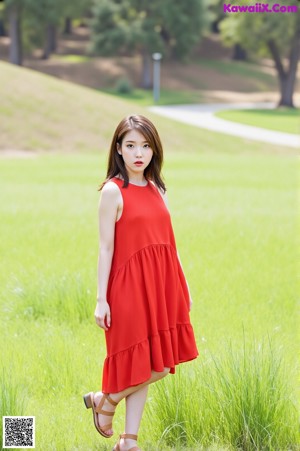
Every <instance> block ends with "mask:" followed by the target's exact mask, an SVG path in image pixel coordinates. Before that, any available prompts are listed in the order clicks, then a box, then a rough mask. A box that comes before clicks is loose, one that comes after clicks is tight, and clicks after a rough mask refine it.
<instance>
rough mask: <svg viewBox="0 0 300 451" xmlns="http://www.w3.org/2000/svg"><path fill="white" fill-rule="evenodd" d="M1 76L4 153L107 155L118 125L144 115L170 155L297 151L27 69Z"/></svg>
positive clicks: (6, 68) (4, 67)
mask: <svg viewBox="0 0 300 451" xmlns="http://www.w3.org/2000/svg"><path fill="white" fill-rule="evenodd" d="M0 73H1V79H2V83H1V84H0V98H1V104H0V136H1V140H0V151H1V150H2V151H3V150H6V151H8V150H9V151H24V150H27V151H28V150H33V151H51V152H99V151H100V152H102V151H104V152H107V150H108V148H109V145H110V141H111V137H112V133H113V131H114V129H115V127H116V125H117V124H118V122H119V121H120V120H121V119H122V118H123V117H124V116H126V115H128V114H133V113H139V114H144V115H147V116H148V117H150V118H152V119H153V121H154V122H155V124H156V125H157V128H158V131H159V133H160V134H161V137H162V140H163V143H164V147H165V150H166V151H172V152H188V153H193V152H197V153H198V152H220V150H222V151H225V152H228V153H241V152H243V153H249V152H251V153H252V152H254V153H270V152H271V153H274V152H275V153H282V152H284V153H286V154H290V153H291V152H292V150H290V149H282V147H280V146H278V147H277V146H271V145H270V146H268V145H266V144H264V143H258V142H256V143H254V142H251V141H248V140H243V139H237V138H233V137H231V136H229V135H222V134H219V133H212V132H210V131H206V130H202V129H200V128H197V127H193V126H188V125H185V124H181V123H178V122H176V123H174V122H173V121H172V120H169V119H166V118H162V117H160V116H156V115H154V114H152V113H150V112H149V111H148V110H147V109H146V108H143V107H137V106H136V105H134V104H133V103H130V102H126V101H124V100H121V99H119V98H117V97H115V96H110V95H108V94H103V93H100V92H97V91H95V90H93V89H90V88H87V87H83V86H78V85H76V84H73V83H70V82H67V81H64V80H59V79H57V78H55V77H51V76H48V75H45V74H41V73H39V72H36V71H33V70H30V69H27V68H20V67H17V66H13V65H11V64H8V63H4V62H0ZM174 124H176V126H175V127H174ZM220 146H221V147H220ZM2 154H3V152H2Z"/></svg>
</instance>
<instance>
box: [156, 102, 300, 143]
mask: <svg viewBox="0 0 300 451" xmlns="http://www.w3.org/2000/svg"><path fill="white" fill-rule="evenodd" d="M274 107H275V104H274V103H271V102H261V103H235V104H232V103H231V104H229V103H222V104H221V103H220V104H219V103H218V104H217V103H215V104H207V105H206V104H202V105H170V106H153V107H149V110H150V111H152V112H153V113H156V114H159V115H161V116H166V117H169V118H171V119H174V120H177V121H180V122H184V123H186V124H190V125H196V126H197V127H201V128H206V129H207V130H213V131H216V132H221V133H226V134H228V135H234V136H239V137H241V138H247V139H253V140H255V141H263V142H268V143H271V144H277V145H282V146H288V147H300V136H298V135H293V134H291V133H283V132H276V131H272V130H267V129H265V128H259V127H253V126H251V125H243V124H238V123H237V122H231V121H227V120H225V119H221V118H219V117H216V116H214V113H216V112H217V111H221V110H240V109H252V108H259V109H272V108H274ZM299 122H300V121H299Z"/></svg>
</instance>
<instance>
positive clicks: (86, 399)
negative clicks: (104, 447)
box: [83, 392, 118, 438]
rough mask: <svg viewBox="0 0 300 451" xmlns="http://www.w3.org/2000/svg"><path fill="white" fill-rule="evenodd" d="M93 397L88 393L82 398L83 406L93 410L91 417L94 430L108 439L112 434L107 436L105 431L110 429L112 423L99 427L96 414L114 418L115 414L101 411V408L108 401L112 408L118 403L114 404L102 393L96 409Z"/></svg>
mask: <svg viewBox="0 0 300 451" xmlns="http://www.w3.org/2000/svg"><path fill="white" fill-rule="evenodd" d="M94 397H95V393H94V392H90V393H87V394H86V395H84V396H83V400H84V404H85V407H86V408H87V409H90V408H92V409H93V416H94V424H95V428H96V429H97V431H98V432H99V434H101V435H102V436H103V437H105V438H110V437H111V436H112V435H113V434H111V435H108V434H106V433H105V431H108V429H112V423H109V424H106V425H105V426H103V427H101V426H100V424H99V423H98V413H100V414H101V415H108V416H111V417H112V416H114V414H115V412H108V411H106V410H102V406H103V404H104V403H105V401H108V402H109V403H110V404H112V405H113V406H117V405H118V403H117V402H115V401H114V400H113V399H111V397H110V396H109V395H107V394H105V393H102V398H101V401H100V402H99V404H98V406H97V407H96V406H95V404H94Z"/></svg>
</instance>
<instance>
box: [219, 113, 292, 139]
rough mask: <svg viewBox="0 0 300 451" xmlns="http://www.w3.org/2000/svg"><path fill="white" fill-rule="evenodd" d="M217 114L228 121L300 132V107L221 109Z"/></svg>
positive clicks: (281, 130)
mask: <svg viewBox="0 0 300 451" xmlns="http://www.w3.org/2000/svg"><path fill="white" fill-rule="evenodd" d="M216 116H218V117H221V118H222V119H227V120H228V121H233V122H239V123H241V124H247V125H253V126H255V127H261V128H267V129H269V130H276V131H280V132H286V133H294V134H297V135H299V134H300V109H299V108H295V109H290V108H278V109H276V110H256V109H253V110H231V111H229V110H228V111H220V112H218V113H216Z"/></svg>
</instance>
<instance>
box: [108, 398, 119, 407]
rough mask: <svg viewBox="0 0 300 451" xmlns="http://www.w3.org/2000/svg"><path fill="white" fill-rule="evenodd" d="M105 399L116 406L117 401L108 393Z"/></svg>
mask: <svg viewBox="0 0 300 451" xmlns="http://www.w3.org/2000/svg"><path fill="white" fill-rule="evenodd" d="M106 399H107V401H108V402H110V403H111V405H113V406H117V405H118V404H119V403H118V402H116V401H114V400H113V399H112V398H111V397H110V396H109V395H107V396H106Z"/></svg>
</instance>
